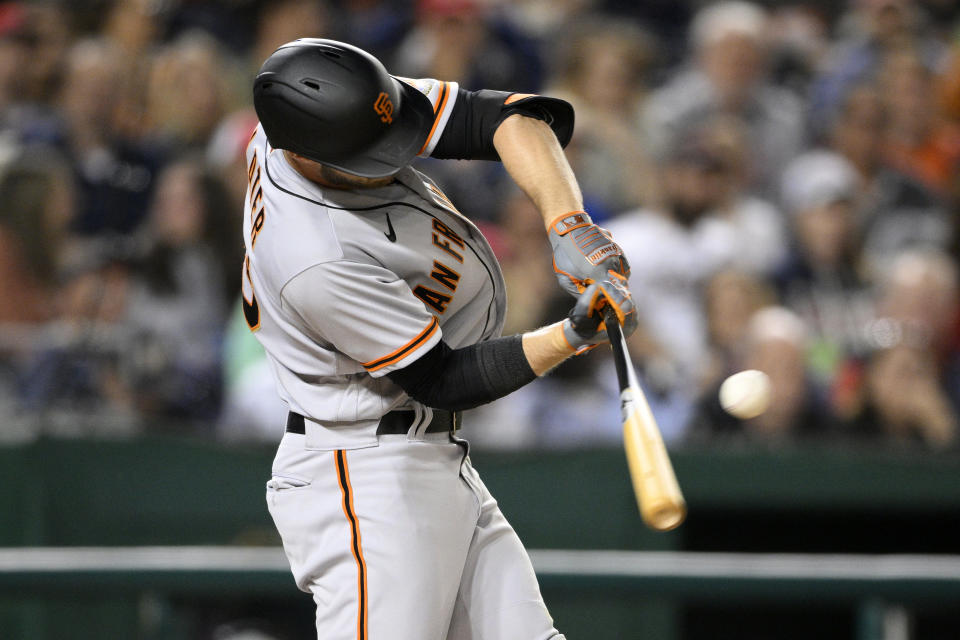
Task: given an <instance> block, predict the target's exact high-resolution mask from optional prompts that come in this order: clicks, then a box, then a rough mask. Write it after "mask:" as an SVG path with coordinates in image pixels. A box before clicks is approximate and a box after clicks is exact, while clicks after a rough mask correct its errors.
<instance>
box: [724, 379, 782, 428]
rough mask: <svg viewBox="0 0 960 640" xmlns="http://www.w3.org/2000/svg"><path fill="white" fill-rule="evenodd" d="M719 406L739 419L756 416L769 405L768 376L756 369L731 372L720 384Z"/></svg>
mask: <svg viewBox="0 0 960 640" xmlns="http://www.w3.org/2000/svg"><path fill="white" fill-rule="evenodd" d="M720 406H722V407H723V409H724V411H726V412H727V413H729V414H730V415H732V416H736V417H737V418H740V419H741V420H749V419H750V418H756V417H757V416H758V415H760V414H761V413H763V412H764V411H766V410H767V407H768V406H770V378H769V377H767V374H765V373H764V372H763V371H757V370H756V369H747V370H746V371H741V372H740V373H735V374H733V375H732V376H730V377H729V378H727V379H726V380H724V381H723V384H721V385H720Z"/></svg>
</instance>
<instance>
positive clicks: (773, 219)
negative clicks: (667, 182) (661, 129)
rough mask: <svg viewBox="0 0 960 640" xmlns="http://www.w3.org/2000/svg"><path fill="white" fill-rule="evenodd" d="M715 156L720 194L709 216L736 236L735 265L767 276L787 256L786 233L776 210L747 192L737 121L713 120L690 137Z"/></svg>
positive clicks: (745, 155)
mask: <svg viewBox="0 0 960 640" xmlns="http://www.w3.org/2000/svg"><path fill="white" fill-rule="evenodd" d="M688 135H692V136H693V137H694V139H695V140H699V142H698V143H697V144H700V145H702V146H703V147H704V149H705V150H707V152H708V153H709V154H710V155H712V156H714V157H716V158H717V160H718V161H719V162H718V168H719V169H720V174H719V177H720V178H721V193H720V194H719V197H718V199H717V201H716V204H715V205H714V208H713V209H712V211H711V213H712V214H713V215H715V216H717V217H719V218H722V219H723V220H725V221H727V222H729V223H730V224H731V225H732V226H733V228H734V229H735V230H736V233H737V235H738V236H739V237H740V249H739V251H738V252H737V256H736V257H735V259H734V264H735V266H737V267H739V268H740V269H742V270H744V271H746V272H748V273H751V274H757V275H763V276H769V275H772V274H773V272H774V271H775V270H776V269H777V268H778V267H780V266H781V265H782V263H783V261H784V260H785V259H786V254H787V229H786V225H785V224H784V223H783V215H782V214H781V212H780V211H779V210H778V209H777V207H776V206H775V205H774V204H773V203H772V202H770V201H768V200H766V199H765V198H763V197H761V196H759V195H757V194H756V193H755V192H753V191H752V190H751V189H750V186H749V173H750V149H749V144H750V143H749V139H748V138H749V132H747V131H746V129H745V127H744V126H743V123H742V122H741V121H740V120H739V119H737V118H726V117H718V118H714V119H711V120H708V121H706V122H704V123H703V124H702V125H701V126H700V127H699V128H697V129H696V130H695V131H694V132H692V133H691V134H688Z"/></svg>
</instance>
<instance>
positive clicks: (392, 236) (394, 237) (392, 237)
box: [383, 213, 397, 242]
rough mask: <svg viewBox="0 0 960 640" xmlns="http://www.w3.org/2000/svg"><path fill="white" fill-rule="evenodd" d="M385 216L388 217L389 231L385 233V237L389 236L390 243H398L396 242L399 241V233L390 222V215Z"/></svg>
mask: <svg viewBox="0 0 960 640" xmlns="http://www.w3.org/2000/svg"><path fill="white" fill-rule="evenodd" d="M385 215H386V216H387V229H388V230H387V231H385V232H384V233H383V235H385V236H387V240H389V241H390V242H396V241H397V232H396V231H394V230H393V223H392V222H390V214H389V213H387V214H385Z"/></svg>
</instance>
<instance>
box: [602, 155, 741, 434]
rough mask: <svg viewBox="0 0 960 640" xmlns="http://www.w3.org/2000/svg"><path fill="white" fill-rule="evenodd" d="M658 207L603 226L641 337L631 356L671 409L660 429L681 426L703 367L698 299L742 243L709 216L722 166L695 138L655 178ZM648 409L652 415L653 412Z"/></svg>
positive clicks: (716, 202) (720, 190)
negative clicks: (620, 256)
mask: <svg viewBox="0 0 960 640" xmlns="http://www.w3.org/2000/svg"><path fill="white" fill-rule="evenodd" d="M657 179H658V180H659V182H660V184H661V187H662V189H661V195H662V204H658V205H657V206H655V207H649V208H643V209H636V210H633V211H628V212H626V213H623V214H621V215H619V216H618V217H616V218H615V219H614V220H612V221H611V222H610V224H609V225H608V227H609V229H610V230H611V231H612V232H613V235H614V237H616V238H617V241H618V242H619V244H620V246H621V247H623V250H624V252H625V254H626V256H627V258H628V259H629V261H630V264H631V269H632V275H631V277H630V280H631V287H630V289H631V291H634V292H635V294H634V295H635V298H636V300H637V310H638V313H639V318H640V329H639V330H638V331H637V332H636V334H634V336H633V337H632V338H631V351H632V353H633V355H634V357H635V358H636V359H637V360H638V363H642V364H643V368H644V372H643V375H644V377H645V378H646V381H647V383H648V384H649V385H650V386H651V387H652V388H653V389H655V390H656V393H655V394H653V395H654V396H659V398H658V397H655V398H654V399H653V400H652V402H653V403H654V404H656V403H657V402H659V401H660V400H661V399H663V400H664V402H665V403H667V404H669V405H671V407H672V410H671V412H670V413H671V416H670V417H668V416H663V417H662V420H663V421H664V422H670V423H673V422H675V423H676V424H669V425H668V426H667V427H666V428H668V429H669V428H674V427H676V426H677V424H685V423H686V422H687V420H688V415H687V409H689V406H690V404H689V403H690V402H691V401H692V400H693V397H694V396H695V395H696V393H697V385H698V382H699V380H700V377H701V375H702V372H703V370H704V368H705V367H706V366H707V364H708V358H709V351H708V349H707V327H706V318H705V316H704V310H703V304H702V299H701V291H702V288H703V287H704V285H705V284H706V283H707V282H708V281H709V279H710V278H711V277H712V276H713V275H714V274H716V273H717V272H718V271H720V270H722V269H724V268H726V267H729V266H733V265H736V264H737V263H738V258H739V256H740V254H741V252H745V247H746V244H745V239H744V238H743V237H741V236H740V235H739V233H738V230H737V227H736V226H735V225H734V224H732V223H731V222H730V221H729V220H727V219H725V218H724V217H721V216H719V215H716V213H715V212H716V210H717V209H718V208H719V207H720V206H721V205H722V204H723V203H724V202H725V199H726V196H727V194H728V181H729V179H730V178H729V172H728V168H727V167H726V166H725V164H724V161H723V158H722V157H720V156H719V155H717V154H716V153H715V152H714V151H713V150H712V149H711V148H710V147H709V146H706V145H704V144H703V141H702V138H699V137H695V138H694V139H693V140H691V141H690V142H689V143H684V144H682V145H680V146H678V147H677V148H676V149H674V150H673V152H672V155H671V157H670V158H669V159H668V160H667V161H666V162H665V163H664V164H663V166H662V167H661V168H660V169H659V170H658V172H657ZM657 409H658V408H657V407H655V411H657Z"/></svg>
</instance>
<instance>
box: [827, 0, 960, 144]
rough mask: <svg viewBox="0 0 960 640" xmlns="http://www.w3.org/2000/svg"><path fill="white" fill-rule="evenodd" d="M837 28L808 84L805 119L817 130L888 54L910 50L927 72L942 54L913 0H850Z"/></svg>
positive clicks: (869, 79) (939, 61)
mask: <svg viewBox="0 0 960 640" xmlns="http://www.w3.org/2000/svg"><path fill="white" fill-rule="evenodd" d="M836 31H837V38H836V40H835V41H834V43H833V45H832V46H831V48H830V50H829V52H828V53H827V55H826V57H825V60H824V62H823V67H822V69H821V72H820V74H819V76H818V77H817V78H816V79H815V80H814V83H813V86H812V87H811V94H810V99H809V111H810V122H811V123H812V125H813V128H814V130H815V131H816V132H818V133H819V132H821V131H824V130H829V123H830V122H831V121H832V120H833V119H834V117H835V116H834V114H835V111H836V110H838V109H842V108H843V102H844V101H845V99H846V96H847V95H849V93H850V91H851V90H853V88H854V87H856V86H859V85H862V84H867V83H870V82H873V81H874V80H875V79H876V77H877V74H878V72H879V70H880V68H881V66H882V65H883V63H884V60H885V59H886V56H887V55H888V54H889V53H890V52H892V51H896V50H899V49H903V48H905V47H909V48H913V49H914V50H915V51H916V52H917V55H918V56H919V58H920V59H921V60H922V61H923V64H924V66H926V67H927V69H929V70H931V71H935V70H937V69H938V68H939V67H940V65H942V63H943V61H944V56H945V53H946V47H945V46H944V44H943V43H942V42H941V41H939V40H938V39H937V38H936V37H932V36H931V35H930V34H928V33H927V29H926V25H925V23H924V20H923V13H922V10H921V9H920V7H919V6H918V3H917V2H915V1H914V0H850V2H849V3H848V11H847V13H846V14H845V15H843V16H841V17H840V19H839V20H838V22H837V29H836Z"/></svg>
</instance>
